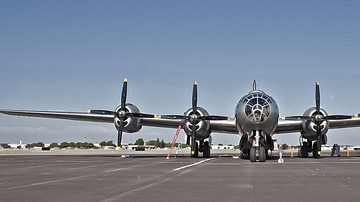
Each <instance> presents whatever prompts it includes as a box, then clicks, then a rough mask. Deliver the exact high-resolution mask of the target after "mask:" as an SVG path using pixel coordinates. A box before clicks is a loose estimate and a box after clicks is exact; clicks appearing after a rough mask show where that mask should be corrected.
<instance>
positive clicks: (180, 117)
mask: <svg viewBox="0 0 360 202" xmlns="http://www.w3.org/2000/svg"><path fill="white" fill-rule="evenodd" d="M157 117H158V118H161V119H187V118H188V117H187V116H185V115H159V116H157Z"/></svg>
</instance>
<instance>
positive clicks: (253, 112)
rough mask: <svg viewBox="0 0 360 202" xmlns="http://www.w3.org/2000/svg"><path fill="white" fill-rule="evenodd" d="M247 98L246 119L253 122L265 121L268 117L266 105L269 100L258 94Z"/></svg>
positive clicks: (267, 105)
mask: <svg viewBox="0 0 360 202" xmlns="http://www.w3.org/2000/svg"><path fill="white" fill-rule="evenodd" d="M247 98H248V102H247V103H246V105H245V114H246V116H247V118H248V119H249V120H250V121H253V122H263V121H265V120H266V119H267V118H268V117H269V115H270V105H269V103H268V101H269V100H270V99H269V98H268V97H267V96H265V95H262V94H260V93H254V94H252V95H251V96H248V97H247ZM270 103H271V101H270Z"/></svg>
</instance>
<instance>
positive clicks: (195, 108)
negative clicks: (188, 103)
mask: <svg viewBox="0 0 360 202" xmlns="http://www.w3.org/2000/svg"><path fill="white" fill-rule="evenodd" d="M192 110H193V113H195V111H196V110H197V82H196V81H195V82H194V86H193V95H192Z"/></svg>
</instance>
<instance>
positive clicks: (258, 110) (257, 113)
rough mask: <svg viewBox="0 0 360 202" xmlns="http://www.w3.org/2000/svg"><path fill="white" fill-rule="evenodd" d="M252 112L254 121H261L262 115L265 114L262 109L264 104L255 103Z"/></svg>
mask: <svg viewBox="0 0 360 202" xmlns="http://www.w3.org/2000/svg"><path fill="white" fill-rule="evenodd" d="M252 111H253V112H252V114H253V121H254V122H261V117H262V115H263V110H262V106H260V105H255V106H254V107H253V110H252Z"/></svg>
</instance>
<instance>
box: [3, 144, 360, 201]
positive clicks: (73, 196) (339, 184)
mask: <svg viewBox="0 0 360 202" xmlns="http://www.w3.org/2000/svg"><path fill="white" fill-rule="evenodd" d="M237 153H238V152H236V153H232V152H228V151H226V152H224V151H223V152H212V157H211V158H209V159H204V158H196V159H194V158H189V155H188V154H183V153H180V154H179V155H178V156H177V158H174V157H171V158H170V159H166V152H140V153H138V152H127V153H126V152H124V151H101V150H94V151H86V150H84V151H76V150H73V151H50V152H45V151H44V152H43V151H29V150H27V151H5V150H0V201H29V202H32V201H77V202H78V201H96V202H97V201H314V200H316V201H340V200H341V201H350V200H352V201H359V198H360V172H359V170H360V157H359V156H353V157H330V156H329V154H327V156H325V155H324V156H325V157H322V158H320V159H314V158H297V157H294V158H291V157H290V156H289V155H285V157H284V163H281V164H279V163H278V156H275V157H273V158H272V159H268V160H267V161H266V162H264V163H260V162H255V163H251V162H249V160H244V159H240V158H237V157H238V155H237Z"/></svg>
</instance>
